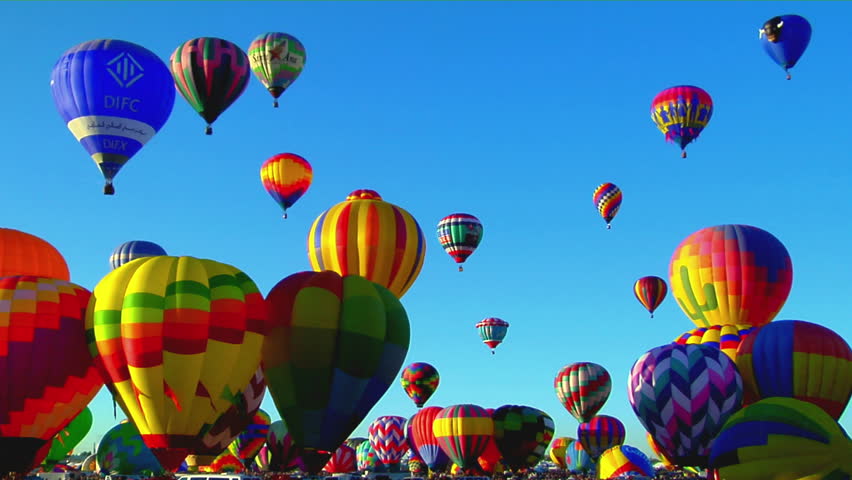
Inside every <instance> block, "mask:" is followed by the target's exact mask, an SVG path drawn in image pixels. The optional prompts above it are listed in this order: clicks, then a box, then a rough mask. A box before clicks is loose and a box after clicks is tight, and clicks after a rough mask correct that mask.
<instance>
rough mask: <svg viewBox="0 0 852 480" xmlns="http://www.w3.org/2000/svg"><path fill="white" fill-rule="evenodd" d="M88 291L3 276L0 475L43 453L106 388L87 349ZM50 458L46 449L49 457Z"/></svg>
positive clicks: (27, 465)
mask: <svg viewBox="0 0 852 480" xmlns="http://www.w3.org/2000/svg"><path fill="white" fill-rule="evenodd" d="M90 295H91V294H90V293H89V291H88V290H86V289H85V288H83V287H80V286H78V285H75V284H73V283H71V282H67V281H64V280H58V279H54V278H45V277H33V276H13V277H3V278H0V305H2V306H3V308H0V388H2V389H3V392H4V393H3V395H0V472H3V473H4V474H5V473H8V472H19V473H20V472H26V471H29V470H30V468H31V467H32V466H33V464H34V463H35V460H36V458H35V457H36V455H37V454H38V452H39V450H40V449H42V448H43V447H45V448H48V449H49V448H50V447H49V446H46V444H48V443H49V442H50V441H51V440H52V439H53V437H54V436H55V435H56V434H57V433H58V432H59V431H61V430H62V429H63V428H65V427H66V426H67V425H68V423H69V422H70V421H71V420H72V419H73V418H74V417H76V416H77V415H78V414H79V413H80V412H81V411H82V410H83V409H84V408H85V407H86V405H88V403H89V402H90V401H91V400H92V398H94V396H95V395H96V394H97V393H98V391H99V390H100V389H101V387H102V386H103V380H102V379H101V376H100V375H99V374H98V371H97V369H96V368H95V364H94V362H93V361H92V358H91V357H90V356H89V352H88V349H87V347H86V330H85V327H84V324H83V317H84V316H85V312H86V306H87V305H88V301H89V296H90ZM45 453H46V452H45Z"/></svg>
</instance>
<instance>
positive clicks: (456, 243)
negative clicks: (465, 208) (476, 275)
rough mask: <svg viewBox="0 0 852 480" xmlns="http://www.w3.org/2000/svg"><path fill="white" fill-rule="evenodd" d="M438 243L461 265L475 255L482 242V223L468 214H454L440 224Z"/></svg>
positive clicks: (460, 266)
mask: <svg viewBox="0 0 852 480" xmlns="http://www.w3.org/2000/svg"><path fill="white" fill-rule="evenodd" d="M438 241H439V242H441V247H443V248H444V250H445V251H446V252H447V253H448V254H449V255H450V256H451V257H453V260H455V261H456V263H458V264H459V271H460V272H461V271H463V270H464V268H462V265H461V264H463V263H464V262H465V260H467V257H469V256H471V255H473V252H475V251H476V247H478V246H479V243H480V242H481V241H482V223H481V222H480V221H479V219H478V218H476V217H474V216H473V215H470V214H468V213H453V214H451V215H447V216H446V217H444V218H442V219H441V221H440V222H438Z"/></svg>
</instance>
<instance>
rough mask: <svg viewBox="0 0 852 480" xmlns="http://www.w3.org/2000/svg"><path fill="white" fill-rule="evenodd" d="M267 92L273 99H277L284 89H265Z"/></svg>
mask: <svg viewBox="0 0 852 480" xmlns="http://www.w3.org/2000/svg"><path fill="white" fill-rule="evenodd" d="M267 90H269V93H271V94H272V97H273V98H278V97H280V96H281V94H282V93H284V89H283V88H281V87H269V88H267ZM276 103H277V102H276Z"/></svg>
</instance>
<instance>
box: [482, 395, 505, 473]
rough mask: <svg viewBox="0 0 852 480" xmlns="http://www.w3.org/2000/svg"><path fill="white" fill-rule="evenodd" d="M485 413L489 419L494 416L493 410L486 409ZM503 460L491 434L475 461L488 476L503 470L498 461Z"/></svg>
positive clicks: (501, 464)
mask: <svg viewBox="0 0 852 480" xmlns="http://www.w3.org/2000/svg"><path fill="white" fill-rule="evenodd" d="M485 411H486V412H487V413H488V416H489V417H492V419H491V420H492V421H493V420H494V419H493V415H494V409H493V408H486V409H485ZM502 459H503V454H502V453H500V449H499V448H497V440H495V439H494V434H491V436H490V437H488V442H487V445H486V446H485V450H484V451H483V452H482V453H481V454H480V455H479V458H477V459H476V462H477V463H478V464H479V468H480V469H482V471H483V472H484V473H486V474H488V475H493V474H494V473H500V472H502V471H503V470H504V467H503V463H502V462H500V460H502Z"/></svg>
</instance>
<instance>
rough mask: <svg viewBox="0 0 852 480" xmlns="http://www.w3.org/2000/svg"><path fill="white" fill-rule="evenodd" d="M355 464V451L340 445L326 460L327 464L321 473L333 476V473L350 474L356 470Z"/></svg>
mask: <svg viewBox="0 0 852 480" xmlns="http://www.w3.org/2000/svg"><path fill="white" fill-rule="evenodd" d="M357 466H358V465H357V463H356V461H355V449H354V448H352V447H349V446H346V445H341V446H339V447H337V450H335V451H334V454H332V456H331V458H329V459H328V463H326V464H325V467H323V471H324V472H327V473H330V474H332V475H333V474H335V473H350V472H354V471H355V470H357Z"/></svg>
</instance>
